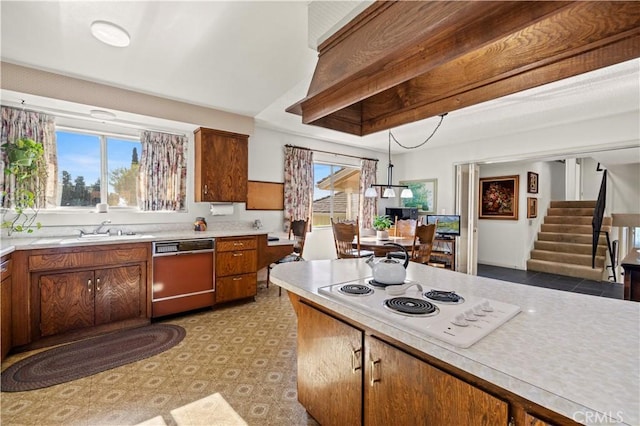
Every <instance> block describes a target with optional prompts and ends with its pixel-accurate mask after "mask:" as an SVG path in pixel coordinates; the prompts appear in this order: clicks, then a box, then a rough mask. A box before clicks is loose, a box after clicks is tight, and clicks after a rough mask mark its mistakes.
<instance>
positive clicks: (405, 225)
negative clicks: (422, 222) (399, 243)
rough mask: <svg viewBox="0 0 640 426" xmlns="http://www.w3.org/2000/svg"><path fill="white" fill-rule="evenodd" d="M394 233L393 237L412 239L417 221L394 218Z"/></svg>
mask: <svg viewBox="0 0 640 426" xmlns="http://www.w3.org/2000/svg"><path fill="white" fill-rule="evenodd" d="M395 225H396V232H395V236H396V237H400V238H413V237H414V236H415V235H416V227H417V226H418V220H417V219H398V216H396V218H395Z"/></svg>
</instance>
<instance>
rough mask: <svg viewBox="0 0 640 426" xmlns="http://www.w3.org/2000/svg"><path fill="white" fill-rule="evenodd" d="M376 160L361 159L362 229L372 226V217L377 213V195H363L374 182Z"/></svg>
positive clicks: (376, 167) (376, 170)
mask: <svg viewBox="0 0 640 426" xmlns="http://www.w3.org/2000/svg"><path fill="white" fill-rule="evenodd" d="M377 172H378V162H377V161H376V160H368V159H363V160H362V168H361V170H360V218H361V220H360V223H361V225H362V228H363V229H370V228H373V218H374V216H375V215H376V214H377V213H378V197H372V198H369V197H365V196H364V192H365V191H366V190H367V188H369V187H370V186H371V185H372V184H374V183H376V174H377Z"/></svg>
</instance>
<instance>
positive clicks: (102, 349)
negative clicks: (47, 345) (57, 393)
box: [0, 324, 186, 392]
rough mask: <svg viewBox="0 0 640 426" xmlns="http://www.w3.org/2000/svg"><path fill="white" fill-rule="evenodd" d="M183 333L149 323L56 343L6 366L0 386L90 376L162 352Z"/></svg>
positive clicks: (36, 385) (17, 388)
mask: <svg viewBox="0 0 640 426" xmlns="http://www.w3.org/2000/svg"><path fill="white" fill-rule="evenodd" d="M185 335H186V331H185V329H184V328H182V327H180V326H177V325H172V324H152V325H148V326H145V327H140V328H134V329H131V330H123V331H117V332H115V333H110V334H106V335H103V336H99V337H94V338H91V339H86V340H82V341H79V342H75V343H70V344H68V345H64V346H59V347H56V348H54V349H49V350H47V351H44V352H40V353H37V354H35V355H32V356H30V357H28V358H25V359H23V360H20V361H18V362H16V363H15V364H13V365H11V366H10V367H8V368H7V369H6V370H4V371H3V372H2V375H1V377H0V378H1V389H2V391H3V392H22V391H28V390H34V389H40V388H46V387H49V386H53V385H58V384H60V383H66V382H70V381H72V380H76V379H80V378H82V377H87V376H91V375H93V374H96V373H100V372H102V371H106V370H109V369H111V368H115V367H120V366H122V365H125V364H129V363H131V362H135V361H139V360H141V359H144V358H149V357H150V356H153V355H157V354H159V353H161V352H164V351H166V350H167V349H170V348H172V347H174V346H175V345H177V344H178V343H180V342H181V341H182V339H184V336H185Z"/></svg>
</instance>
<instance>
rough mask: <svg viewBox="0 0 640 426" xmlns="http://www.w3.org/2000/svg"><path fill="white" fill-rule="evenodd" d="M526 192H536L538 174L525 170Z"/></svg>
mask: <svg viewBox="0 0 640 426" xmlns="http://www.w3.org/2000/svg"><path fill="white" fill-rule="evenodd" d="M527 192H528V193H529V194H537V193H538V174H537V173H534V172H527Z"/></svg>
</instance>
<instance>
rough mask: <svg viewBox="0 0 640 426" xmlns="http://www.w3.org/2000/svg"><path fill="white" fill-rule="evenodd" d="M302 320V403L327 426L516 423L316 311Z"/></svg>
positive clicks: (496, 402) (492, 403)
mask: <svg viewBox="0 0 640 426" xmlns="http://www.w3.org/2000/svg"><path fill="white" fill-rule="evenodd" d="M297 314H298V398H299V400H300V403H301V404H302V405H303V406H304V407H305V408H306V409H307V411H308V412H309V414H311V415H312V416H313V417H314V418H315V419H316V420H317V421H318V422H319V423H320V424H322V425H362V424H364V425H384V426H386V425H427V424H428V425H487V426H494V425H507V424H508V418H509V404H508V403H506V402H504V401H502V400H500V399H498V398H496V397H494V396H492V395H491V394H489V393H487V392H484V391H483V390H481V389H479V388H477V387H475V386H473V385H470V384H468V383H466V382H464V381H462V380H460V379H458V378H456V377H454V376H452V375H450V374H448V373H446V372H444V371H441V370H439V369H437V368H435V367H433V366H431V365H429V364H428V363H426V362H424V361H422V360H420V359H418V358H416V357H414V356H412V355H410V354H408V353H406V352H404V351H402V350H400V349H398V348H396V347H394V346H391V345H389V344H387V343H385V342H384V341H382V340H380V339H378V338H376V337H373V336H370V335H367V334H366V333H364V332H363V331H362V330H359V329H357V328H355V327H353V326H352V325H349V324H347V323H345V322H343V321H341V320H339V319H336V318H334V317H332V316H329V315H327V314H325V313H323V312H321V311H319V310H317V309H315V308H313V307H311V306H309V305H306V304H304V303H302V304H300V305H299V307H298V309H297ZM363 351H364V353H363Z"/></svg>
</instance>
